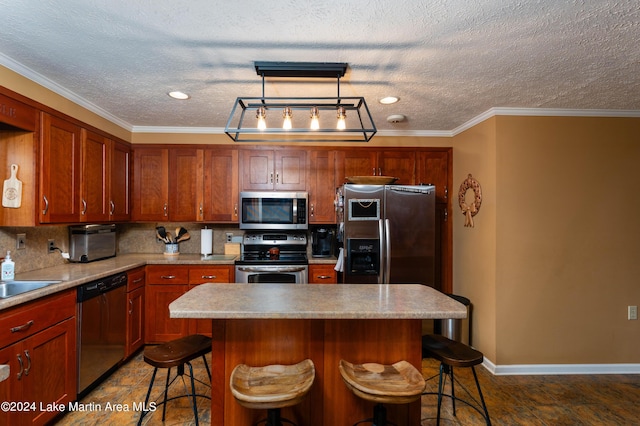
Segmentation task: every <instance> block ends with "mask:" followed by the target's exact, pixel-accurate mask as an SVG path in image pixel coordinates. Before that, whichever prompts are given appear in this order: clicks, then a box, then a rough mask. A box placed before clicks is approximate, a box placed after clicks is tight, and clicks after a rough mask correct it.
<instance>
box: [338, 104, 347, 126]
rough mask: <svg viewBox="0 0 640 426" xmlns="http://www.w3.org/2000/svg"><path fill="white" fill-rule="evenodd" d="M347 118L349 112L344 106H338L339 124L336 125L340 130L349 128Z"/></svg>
mask: <svg viewBox="0 0 640 426" xmlns="http://www.w3.org/2000/svg"><path fill="white" fill-rule="evenodd" d="M346 118H347V113H346V112H345V110H344V107H338V125H337V126H336V128H337V129H338V130H344V129H346V128H347V122H346Z"/></svg>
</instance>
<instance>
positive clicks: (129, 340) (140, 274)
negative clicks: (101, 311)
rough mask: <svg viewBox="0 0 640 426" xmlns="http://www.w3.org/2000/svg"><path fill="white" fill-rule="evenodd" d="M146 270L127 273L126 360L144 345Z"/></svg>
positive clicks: (139, 269)
mask: <svg viewBox="0 0 640 426" xmlns="http://www.w3.org/2000/svg"><path fill="white" fill-rule="evenodd" d="M144 285H145V272H144V268H137V269H134V270H132V271H128V272H127V333H126V344H125V351H124V352H125V353H124V356H125V358H129V356H131V355H133V354H134V353H135V352H136V351H137V350H138V349H140V348H141V347H142V346H143V345H144V317H145V314H144V309H145V306H144Z"/></svg>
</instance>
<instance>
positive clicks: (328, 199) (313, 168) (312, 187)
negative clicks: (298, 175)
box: [307, 150, 336, 224]
mask: <svg viewBox="0 0 640 426" xmlns="http://www.w3.org/2000/svg"><path fill="white" fill-rule="evenodd" d="M335 161H336V152H335V151H328V150H312V151H310V152H309V178H308V179H307V181H308V192H309V209H308V211H309V223H310V224H321V223H335V222H336V207H335V204H334V200H335V196H336V183H335Z"/></svg>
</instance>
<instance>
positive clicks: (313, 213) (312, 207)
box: [311, 204, 315, 217]
mask: <svg viewBox="0 0 640 426" xmlns="http://www.w3.org/2000/svg"><path fill="white" fill-rule="evenodd" d="M314 215H315V207H314V205H313V204H311V217H313V216H314Z"/></svg>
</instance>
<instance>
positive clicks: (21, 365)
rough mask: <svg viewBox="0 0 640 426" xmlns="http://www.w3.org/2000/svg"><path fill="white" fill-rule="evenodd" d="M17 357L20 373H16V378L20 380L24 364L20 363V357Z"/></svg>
mask: <svg viewBox="0 0 640 426" xmlns="http://www.w3.org/2000/svg"><path fill="white" fill-rule="evenodd" d="M17 356H18V363H19V364H20V371H18V374H17V378H18V380H20V379H22V373H24V364H23V363H22V356H21V355H20V354H18V355H17Z"/></svg>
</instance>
